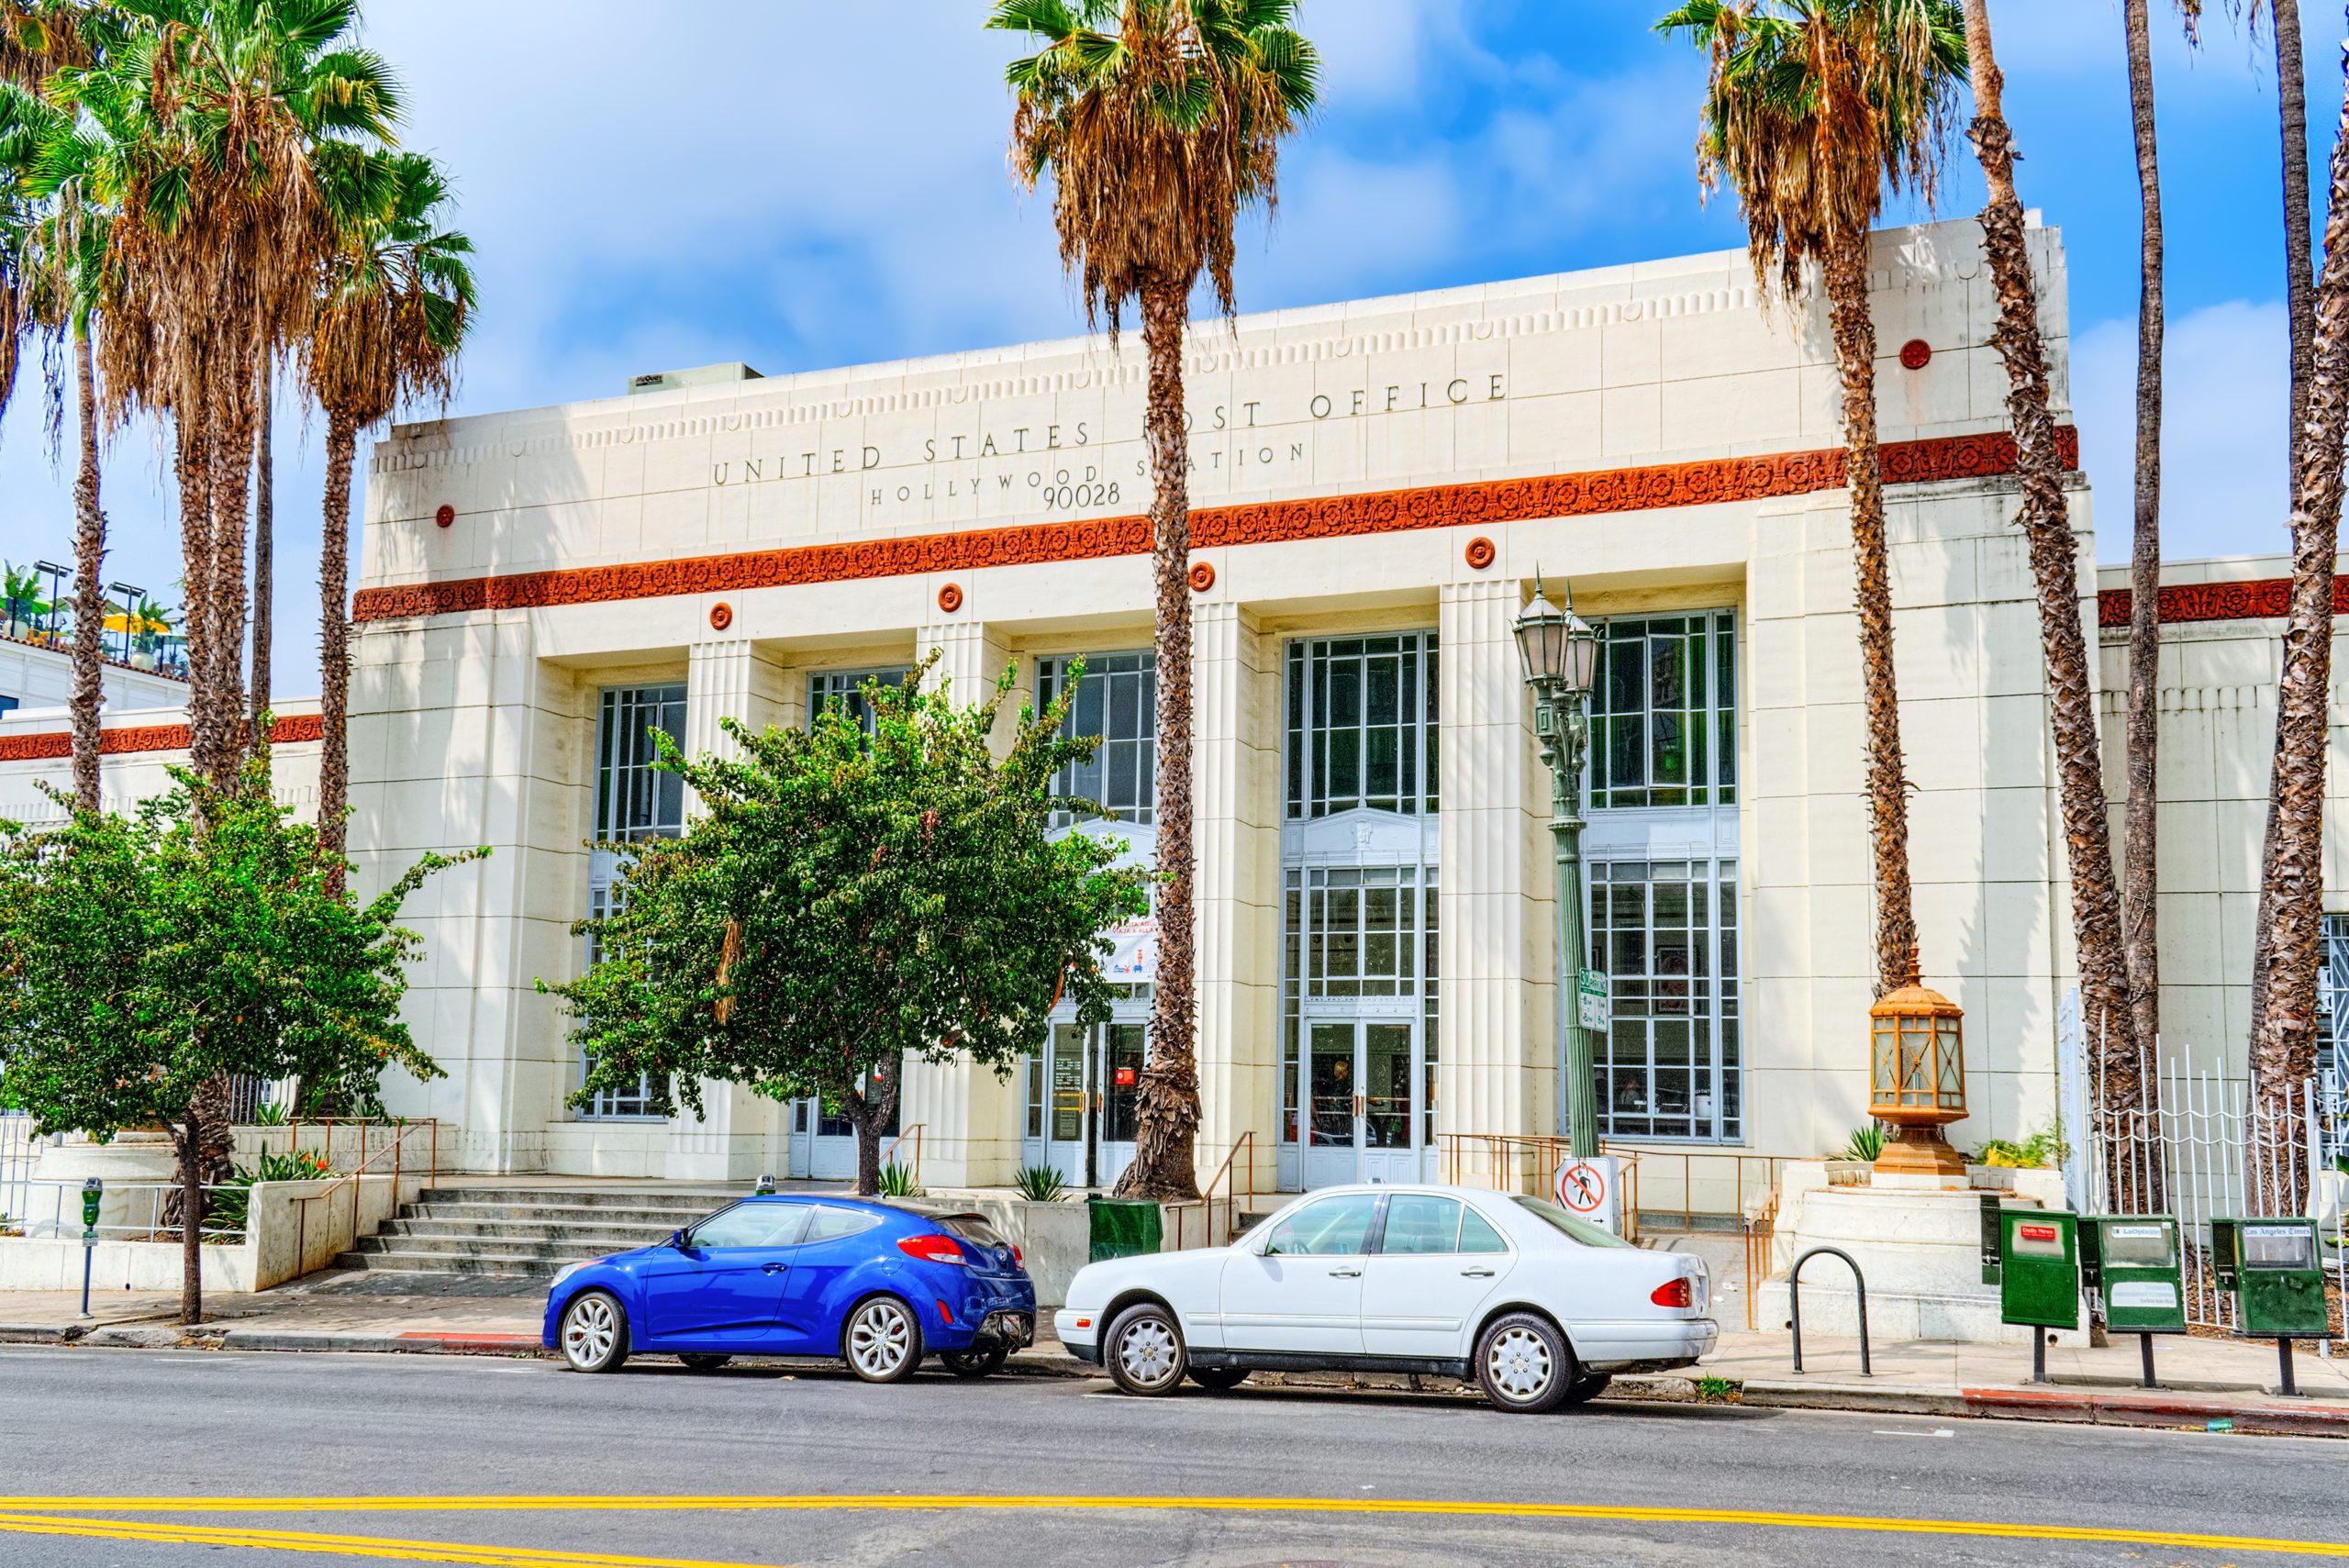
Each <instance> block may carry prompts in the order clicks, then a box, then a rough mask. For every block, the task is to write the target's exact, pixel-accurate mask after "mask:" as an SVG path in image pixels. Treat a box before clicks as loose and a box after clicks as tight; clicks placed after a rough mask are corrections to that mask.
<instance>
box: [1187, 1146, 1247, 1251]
mask: <svg viewBox="0 0 2349 1568" xmlns="http://www.w3.org/2000/svg"><path fill="white" fill-rule="evenodd" d="M1243 1149H1244V1150H1246V1151H1248V1160H1247V1162H1246V1163H1244V1164H1242V1165H1241V1167H1240V1169H1241V1171H1242V1172H1243V1173H1245V1174H1246V1179H1247V1182H1248V1207H1250V1208H1253V1207H1255V1206H1256V1158H1255V1155H1256V1129H1253V1128H1243V1129H1241V1133H1240V1136H1239V1138H1238V1139H1236V1140H1234V1141H1233V1142H1232V1145H1231V1151H1230V1153H1229V1154H1226V1155H1225V1156H1224V1157H1223V1163H1222V1164H1220V1165H1218V1166H1217V1167H1216V1168H1215V1174H1214V1175H1212V1176H1209V1177H1208V1184H1207V1185H1206V1186H1205V1187H1203V1188H1201V1189H1200V1190H1199V1201H1200V1202H1201V1203H1202V1204H1212V1203H1214V1202H1215V1189H1216V1186H1217V1184H1219V1183H1220V1184H1222V1186H1223V1239H1224V1240H1226V1241H1227V1242H1228V1241H1230V1240H1231V1237H1232V1218H1233V1215H1232V1198H1233V1196H1234V1195H1235V1193H1236V1192H1237V1190H1238V1186H1239V1178H1237V1177H1235V1176H1234V1175H1233V1174H1232V1169H1231V1162H1233V1161H1235V1160H1237V1159H1239V1158H1240V1152H1241V1150H1243ZM1214 1240H1215V1238H1214V1235H1213V1233H1212V1232H1210V1233H1209V1235H1208V1244H1209V1245H1210V1246H1212V1245H1213V1244H1214Z"/></svg>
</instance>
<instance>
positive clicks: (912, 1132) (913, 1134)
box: [881, 1122, 923, 1186]
mask: <svg viewBox="0 0 2349 1568" xmlns="http://www.w3.org/2000/svg"><path fill="white" fill-rule="evenodd" d="M922 1127H923V1124H922V1123H921V1122H916V1123H914V1124H913V1125H912V1126H911V1127H908V1128H907V1129H905V1130H904V1131H902V1132H900V1133H898V1134H897V1136H896V1137H895V1138H893V1139H891V1140H889V1147H888V1148H886V1149H884V1150H883V1151H881V1163H882V1164H884V1165H886V1164H888V1163H889V1162H891V1161H892V1160H895V1159H896V1157H897V1151H898V1150H899V1149H900V1148H902V1147H904V1145H905V1141H906V1140H907V1139H908V1138H910V1139H912V1140H914V1164H913V1177H914V1185H916V1186H919V1185H921V1131H922Z"/></svg>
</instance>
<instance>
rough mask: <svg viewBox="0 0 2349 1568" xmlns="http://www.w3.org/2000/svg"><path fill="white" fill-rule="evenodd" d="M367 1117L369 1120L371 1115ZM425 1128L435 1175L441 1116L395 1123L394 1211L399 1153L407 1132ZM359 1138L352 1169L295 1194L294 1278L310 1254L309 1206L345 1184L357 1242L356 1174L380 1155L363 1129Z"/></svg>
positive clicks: (330, 1153) (330, 1139)
mask: <svg viewBox="0 0 2349 1568" xmlns="http://www.w3.org/2000/svg"><path fill="white" fill-rule="evenodd" d="M369 1119H370V1121H371V1122H372V1119H373V1118H369ZM327 1120H328V1126H332V1124H333V1118H327ZM362 1125H363V1124H362ZM419 1129H429V1130H430V1132H431V1134H432V1169H431V1171H430V1173H429V1174H431V1175H435V1176H437V1175H439V1174H440V1118H438V1117H427V1118H423V1119H422V1120H420V1121H413V1122H411V1121H406V1120H403V1121H401V1122H399V1123H397V1124H396V1127H395V1132H394V1136H393V1138H392V1143H391V1149H390V1153H391V1156H392V1207H393V1210H394V1211H395V1212H397V1210H398V1208H399V1200H400V1177H401V1175H402V1174H403V1169H402V1162H401V1157H402V1154H403V1152H404V1151H405V1150H406V1147H407V1139H408V1134H410V1133H412V1132H415V1131H417V1130H419ZM359 1140H360V1141H359V1155H360V1158H359V1163H358V1165H357V1166H355V1167H354V1168H353V1169H351V1171H350V1172H349V1173H347V1174H345V1175H343V1176H341V1177H340V1178H338V1179H337V1180H336V1182H335V1184H334V1185H333V1186H330V1187H328V1189H327V1190H326V1191H324V1192H322V1193H312V1194H310V1195H307V1196H306V1197H297V1198H295V1200H294V1202H295V1206H296V1207H295V1214H294V1275H295V1278H299V1277H300V1276H301V1275H302V1274H303V1273H306V1270H305V1269H304V1268H303V1267H302V1260H303V1259H304V1258H306V1257H307V1256H308V1255H309V1250H310V1248H309V1241H310V1206H311V1205H312V1204H314V1203H322V1202H326V1201H328V1200H330V1199H331V1198H332V1197H333V1196H334V1195H335V1194H336V1193H338V1192H340V1191H341V1190H342V1189H343V1188H344V1187H346V1186H347V1187H349V1188H350V1189H351V1245H352V1246H354V1247H355V1246H357V1245H358V1244H359V1178H360V1177H362V1176H363V1175H365V1174H366V1173H367V1167H368V1166H370V1165H372V1164H373V1163H374V1162H375V1161H376V1160H377V1159H378V1158H380V1156H381V1151H378V1152H377V1153H375V1154H370V1153H368V1152H367V1135H366V1133H365V1132H363V1131H362V1133H361V1134H360V1135H359ZM327 1158H328V1159H329V1160H331V1159H332V1158H334V1135H333V1134H332V1133H331V1132H329V1133H328V1135H327Z"/></svg>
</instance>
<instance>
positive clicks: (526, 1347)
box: [0, 1274, 2349, 1438]
mask: <svg viewBox="0 0 2349 1568" xmlns="http://www.w3.org/2000/svg"><path fill="white" fill-rule="evenodd" d="M410 1277H411V1278H414V1277H415V1276H410ZM382 1281H383V1276H381V1275H375V1276H369V1275H365V1274H345V1275H326V1276H318V1277H314V1278H313V1279H312V1280H309V1281H306V1282H305V1283H304V1284H301V1285H299V1286H289V1287H285V1288H282V1289H279V1290H274V1291H270V1292H268V1293H266V1294H264V1295H260V1296H229V1295H219V1296H207V1297H206V1302H205V1307H206V1313H205V1319H206V1320H205V1321H204V1322H203V1323H201V1324H199V1325H197V1326H196V1327H195V1329H185V1330H184V1329H182V1328H181V1327H180V1325H179V1324H178V1322H177V1321H176V1319H177V1318H178V1312H179V1299H178V1297H177V1296H175V1295H164V1294H160V1293H141V1294H136V1295H133V1294H129V1293H118V1294H116V1295H113V1296H100V1297H97V1298H95V1299H94V1300H93V1302H92V1304H91V1306H92V1312H93V1318H94V1321H91V1322H83V1321H82V1320H81V1319H80V1318H79V1316H78V1314H79V1311H80V1306H81V1303H80V1299H79V1297H78V1296H74V1295H72V1294H69V1293H66V1292H61V1291H58V1292H48V1291H10V1292H6V1293H5V1294H0V1341H16V1342H19V1343H25V1342H32V1343H48V1344H83V1345H90V1346H106V1347H121V1348H144V1349H154V1348H174V1347H180V1346H186V1345H194V1346H199V1347H209V1348H217V1349H220V1350H231V1351H374V1352H384V1351H389V1352H407V1353H424V1354H473V1355H525V1356H536V1355H542V1354H546V1353H548V1352H545V1351H542V1350H541V1349H540V1344H539V1333H540V1313H541V1310H542V1304H543V1302H544V1300H545V1296H544V1295H543V1287H542V1286H540V1285H539V1284H537V1283H536V1282H531V1281H516V1280H501V1279H458V1280H452V1281H450V1282H447V1284H445V1286H444V1287H443V1288H441V1289H440V1290H438V1291H436V1292H433V1293H430V1294H403V1295H379V1294H373V1293H372V1291H373V1288H374V1287H375V1286H377V1285H379V1284H381V1283H382ZM1038 1328H1039V1330H1040V1333H1041V1338H1040V1340H1039V1341H1038V1342H1037V1343H1036V1344H1035V1345H1033V1346H1031V1347H1030V1349H1028V1350H1026V1351H1021V1352H1019V1354H1017V1355H1015V1356H1013V1357H1012V1358H1011V1360H1010V1362H1008V1364H1007V1366H1006V1369H1005V1370H1006V1371H1007V1372H1009V1373H1017V1374H1021V1375H1028V1376H1045V1377H1055V1376H1056V1377H1098V1376H1100V1375H1102V1374H1101V1373H1100V1372H1099V1371H1098V1370H1097V1369H1096V1368H1093V1367H1091V1366H1087V1365H1086V1364H1085V1363H1084V1362H1079V1361H1077V1360H1076V1359H1075V1358H1074V1357H1073V1356H1071V1355H1069V1354H1068V1353H1067V1352H1066V1351H1063V1349H1062V1348H1061V1346H1060V1344H1059V1342H1058V1341H1057V1340H1053V1339H1052V1337H1051V1334H1052V1322H1051V1317H1050V1315H1049V1314H1046V1315H1044V1316H1043V1318H1042V1319H1041V1321H1040V1323H1039V1324H1038ZM1791 1351H1792V1346H1791V1342H1790V1341H1789V1340H1788V1338H1787V1335H1785V1334H1771V1333H1745V1332H1736V1333H1725V1334H1724V1335H1722V1337H1721V1341H1720V1345H1719V1346H1718V1347H1717V1348H1716V1349H1715V1351H1714V1352H1713V1354H1712V1355H1711V1356H1709V1358H1707V1360H1706V1363H1705V1364H1704V1365H1703V1366H1701V1367H1699V1368H1698V1369H1697V1370H1696V1371H1694V1372H1693V1373H1664V1374H1653V1375H1640V1376H1627V1377H1619V1378H1617V1379H1616V1381H1615V1384H1614V1386H1613V1387H1612V1388H1611V1389H1610V1390H1609V1393H1608V1395H1607V1397H1608V1398H1609V1399H1610V1400H1613V1399H1625V1400H1641V1401H1663V1402H1668V1403H1680V1404H1687V1403H1700V1404H1701V1403H1722V1404H1745V1405H1761V1406H1776V1407H1797V1408H1809V1409H1842V1410H1870V1411H1878V1412H1883V1413H1886V1414H1892V1415H1910V1416H1920V1417H1953V1416H1966V1417H1983V1418H2005V1419H2020V1420H2052V1421H2075V1422H2086V1423H2093V1424H2101V1425H2128V1426H2161V1427H2186V1426H2190V1427H2202V1428H2216V1429H2222V1430H2225V1429H2232V1430H2235V1431H2258V1432H2288V1433H2298V1434H2301V1435H2314V1436H2328V1437H2343V1438H2349V1357H2336V1358H2334V1359H2332V1360H2326V1359H2324V1358H2322V1357H2320V1356H2317V1355H2315V1354H2313V1353H2311V1351H2312V1348H2311V1350H2303V1351H2298V1352H2296V1353H2295V1355H2294V1357H2293V1370H2294V1374H2295V1378H2296V1381H2297V1382H2298V1384H2299V1387H2300V1389H2301V1392H2302V1397H2299V1398H2297V1399H2285V1398H2280V1397H2278V1396H2276V1395H2275V1394H2274V1392H2273V1390H2274V1388H2275V1387H2276V1385H2277V1357H2276V1347H2275V1345H2274V1343H2273V1342H2272V1341H2268V1340H2210V1339H2200V1338H2193V1337H2166V1338H2162V1339H2158V1340H2155V1343H2154V1351H2155V1356H2156V1370H2157V1373H2158V1375H2159V1379H2160V1386H2159V1387H2158V1388H2155V1389H2150V1390H2148V1389H2143V1388H2140V1387H2139V1386H2138V1373H2139V1362H2138V1349H2137V1341H2136V1337H2135V1336H2134V1335H2121V1336H2118V1337H2117V1338H2116V1339H2115V1340H2114V1342H2113V1343H2112V1344H2111V1345H2110V1346H2109V1347H2107V1348H2105V1349H2103V1350H2089V1349H2063V1348H2054V1349H2051V1350H2050V1351H2048V1356H2047V1371H2048V1376H2049V1378H2050V1380H2051V1381H2050V1382H2049V1383H2047V1384H2045V1385H2031V1384H2030V1383H2029V1382H2028V1381H2027V1380H2028V1379H2029V1377H2030V1375H2031V1354H2030V1351H2029V1349H2028V1348H2027V1347H2021V1346H2011V1345H1957V1344H1947V1343H1939V1342H1918V1341H1911V1342H1906V1343H1892V1344H1879V1345H1876V1346H1875V1347H1874V1348H1873V1354H1872V1361H1871V1365H1872V1373H1873V1374H1872V1375H1868V1376H1863V1375H1862V1374H1861V1373H1860V1367H1859V1344H1858V1341H1857V1340H1834V1339H1826V1338H1820V1337H1817V1336H1812V1337H1808V1338H1806V1340H1805V1341H1804V1345H1803V1371H1802V1372H1800V1373H1796V1372H1795V1371H1794V1370H1793V1365H1792V1354H1791ZM1259 1376H1260V1378H1261V1379H1262V1380H1263V1381H1264V1382H1267V1383H1275V1384H1288V1385H1311V1386H1324V1387H1326V1386H1341V1387H1342V1386H1353V1387H1364V1388H1379V1389H1395V1390H1402V1389H1414V1390H1416V1391H1418V1392H1420V1393H1427V1394H1436V1395H1442V1396H1453V1395H1456V1394H1458V1393H1461V1392H1465V1391H1464V1390H1462V1389H1460V1388H1459V1387H1458V1386H1457V1385H1453V1384H1451V1383H1449V1382H1448V1381H1447V1380H1441V1379H1434V1378H1418V1379H1409V1378H1403V1377H1388V1376H1349V1375H1346V1374H1342V1373H1261V1374H1259Z"/></svg>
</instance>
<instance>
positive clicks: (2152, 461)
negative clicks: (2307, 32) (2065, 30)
mask: <svg viewBox="0 0 2349 1568" xmlns="http://www.w3.org/2000/svg"><path fill="white" fill-rule="evenodd" d="M2145 4H2146V0H2122V5H2121V19H2122V24H2123V27H2124V28H2125V29H2126V31H2127V34H2128V43H2129V114H2130V119H2131V121H2132V125H2133V126H2134V129H2135V137H2136V144H2137V188H2138V193H2139V195H2140V197H2141V201H2142V207H2143V212H2142V217H2141V221H2140V233H2139V241H2138V243H2139V253H2138V261H2137V271H2138V296H2137V496H2136V500H2137V517H2136V526H2135V528H2134V530H2133V531H2132V535H2131V543H2130V553H2129V595H2130V596H2129V732H2128V759H2129V760H2128V773H2129V800H2128V806H2127V808H2126V811H2125V823H2126V826H2125V828H2124V832H2123V840H2122V842H2123V850H2122V856H2121V873H2122V879H2123V880H2122V882H2121V942H2122V951H2123V956H2124V958H2125V960H2126V962H2127V963H2128V967H2129V1010H2130V1015H2131V1018H2130V1023H2131V1028H2132V1029H2133V1030H2134V1031H2135V1034H2136V1037H2137V1044H2138V1046H2139V1047H2140V1048H2141V1049H2142V1050H2143V1051H2154V1049H2156V1048H2157V1046H2158V1045H2159V1043H2160V1040H2161V952H2160V947H2159V942H2160V937H2161V922H2160V917H2159V912H2158V908H2157V901H2156V898H2155V881H2154V868H2155V866H2156V864H2157V863H2158V843H2157V839H2156V834H2155V827H2156V817H2157V814H2158V806H2159V803H2160V787H2159V778H2158V773H2157V769H2156V766H2155V764H2156V762H2158V760H2159V758H2160V754H2161V752H2160V739H2161V737H2160V714H2159V711H2158V701H2159V693H2160V689H2161V657H2162V618H2161V589H2162V330H2163V320H2162V186H2161V170H2160V166H2159V163H2158V161H2157V160H2156V158H2155V156H2154V153H2155V145H2154V52H2153V39H2152V36H2151V31H2150V27H2149V24H2148V22H2147V20H2146V17H2145ZM2159 1081H2160V1079H2159V1075H2158V1074H2156V1075H2155V1077H2154V1083H2155V1084H2158V1083H2159ZM2146 1086H2147V1087H2151V1086H2152V1085H2146ZM2104 1108H2105V1109H2107V1110H2109V1111H2110V1110H2133V1109H2138V1108H2140V1107H2138V1106H2116V1105H2114V1104H2113V1103H2112V1101H2111V1100H2110V1097H2109V1095H2108V1097H2107V1098H2106V1100H2105V1102H2104ZM2147 1108H2149V1107H2147ZM2161 1174H2162V1173H2161V1162H2159V1161H2158V1160H2147V1161H2146V1162H2144V1169H2143V1171H2139V1172H2132V1173H2127V1176H2126V1178H2125V1182H2124V1175H2123V1173H2122V1172H2121V1171H2120V1170H2118V1169H2115V1170H2112V1171H2109V1172H2107V1173H2106V1175H2107V1179H2108V1180H2110V1181H2111V1182H2113V1183H2114V1184H2115V1188H2116V1190H2115V1191H2114V1192H2113V1194H2112V1199H2113V1201H2114V1203H2115V1204H2116V1205H2117V1204H2119V1203H2120V1202H2121V1188H2122V1186H2123V1185H2124V1184H2125V1186H2126V1188H2127V1189H2129V1190H2130V1191H2131V1192H2132V1195H2142V1196H2143V1197H2144V1198H2145V1199H2147V1200H2148V1203H2149V1207H2151V1208H2154V1209H2159V1208H2162V1207H2165V1203H2164V1200H2163V1196H2162V1191H2161ZM2117 1211H2118V1210H2116V1212H2117Z"/></svg>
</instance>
